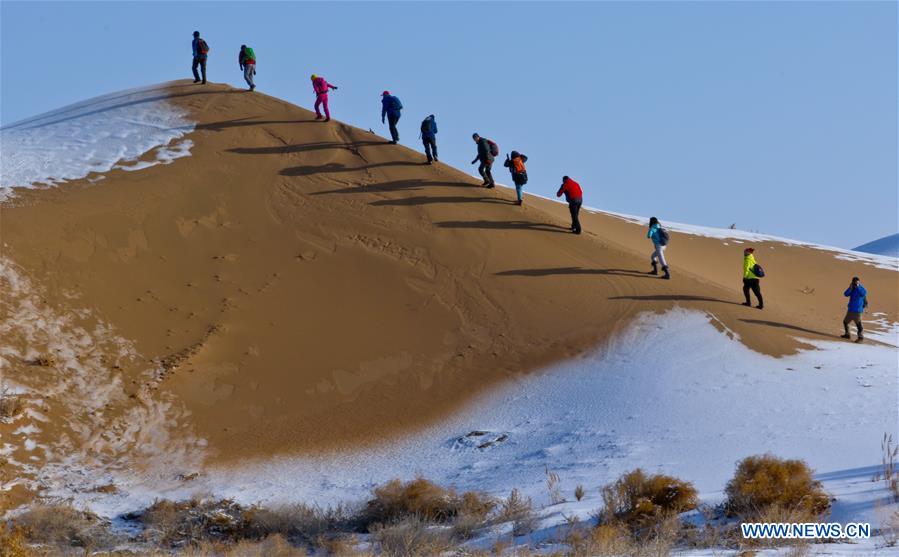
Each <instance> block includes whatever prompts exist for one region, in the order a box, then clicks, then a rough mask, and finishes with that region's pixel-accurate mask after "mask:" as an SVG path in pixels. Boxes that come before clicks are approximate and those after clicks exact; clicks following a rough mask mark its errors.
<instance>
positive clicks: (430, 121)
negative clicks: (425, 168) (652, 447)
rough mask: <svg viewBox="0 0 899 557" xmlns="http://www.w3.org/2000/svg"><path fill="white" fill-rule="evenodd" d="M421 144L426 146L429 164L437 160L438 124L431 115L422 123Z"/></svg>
mask: <svg viewBox="0 0 899 557" xmlns="http://www.w3.org/2000/svg"><path fill="white" fill-rule="evenodd" d="M421 142H422V144H423V145H424V146H425V155H427V157H428V164H431V163H432V162H434V161H436V160H437V122H436V121H435V120H434V115H433V114H431V115H430V116H428V117H427V118H425V119H424V120H422V122H421Z"/></svg>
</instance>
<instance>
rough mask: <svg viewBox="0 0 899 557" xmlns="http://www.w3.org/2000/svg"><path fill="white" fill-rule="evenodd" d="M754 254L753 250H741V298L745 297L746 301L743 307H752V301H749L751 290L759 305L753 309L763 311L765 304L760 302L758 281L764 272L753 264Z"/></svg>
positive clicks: (760, 289)
mask: <svg viewBox="0 0 899 557" xmlns="http://www.w3.org/2000/svg"><path fill="white" fill-rule="evenodd" d="M754 253H755V249H753V248H746V249H745V250H743V296H745V297H746V301H745V302H743V305H744V306H747V307H752V301H751V300H750V299H749V291H750V290H752V292H753V293H754V294H755V297H756V298H757V299H758V301H759V305H757V306H755V307H757V308H758V309H764V308H765V302H764V300H762V287H761V284H760V283H759V279H761V278H762V277H763V276H765V272H764V271H763V270H762V267H761V266H760V265H759V264H758V263H756V262H755V255H753V254H754Z"/></svg>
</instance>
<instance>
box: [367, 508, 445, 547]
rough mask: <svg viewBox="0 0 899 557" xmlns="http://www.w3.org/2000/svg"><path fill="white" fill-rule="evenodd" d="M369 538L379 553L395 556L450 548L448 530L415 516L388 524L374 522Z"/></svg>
mask: <svg viewBox="0 0 899 557" xmlns="http://www.w3.org/2000/svg"><path fill="white" fill-rule="evenodd" d="M371 538H372V540H373V541H374V542H375V543H376V544H377V545H378V548H379V550H380V553H381V554H384V555H391V556H396V557H417V556H431V555H438V554H440V553H443V552H444V551H446V550H448V549H449V548H450V535H449V532H448V531H447V530H446V529H445V528H442V527H439V526H437V527H435V526H433V525H430V524H429V523H428V522H427V521H426V520H423V519H422V518H421V517H417V516H406V517H404V518H401V519H399V520H397V521H395V522H392V523H389V524H376V525H375V526H373V527H372V529H371Z"/></svg>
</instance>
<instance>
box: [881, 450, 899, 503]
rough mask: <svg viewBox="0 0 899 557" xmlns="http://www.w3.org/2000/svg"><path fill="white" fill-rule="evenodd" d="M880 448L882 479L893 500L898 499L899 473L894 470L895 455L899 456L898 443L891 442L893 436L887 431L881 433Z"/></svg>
mask: <svg viewBox="0 0 899 557" xmlns="http://www.w3.org/2000/svg"><path fill="white" fill-rule="evenodd" d="M880 449H881V451H882V453H883V457H882V460H883V481H884V482H885V483H886V485H887V489H889V490H890V493H892V494H893V500H894V501H899V474H897V472H896V457H897V456H899V445H897V444H895V443H893V436H892V434H889V433H884V434H883V440H881V442H880Z"/></svg>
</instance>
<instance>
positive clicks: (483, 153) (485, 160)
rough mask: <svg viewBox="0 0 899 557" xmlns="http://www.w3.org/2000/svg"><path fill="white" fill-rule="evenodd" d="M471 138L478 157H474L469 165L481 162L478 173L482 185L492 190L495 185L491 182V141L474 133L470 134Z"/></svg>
mask: <svg viewBox="0 0 899 557" xmlns="http://www.w3.org/2000/svg"><path fill="white" fill-rule="evenodd" d="M471 138H472V139H474V142H475V143H477V144H478V156H476V157H475V158H474V160H473V161H471V164H474V163H476V162H478V161H480V162H481V164H480V165H479V166H478V173H479V174H480V175H481V178H483V179H484V183H483V184H482V185H484V186H485V187H488V188H492V187H494V186H495V185H496V183H495V182H494V181H493V172H492V169H493V161H494V155H493V153H492V152H491V151H490V143H491V141H490V140H489V139H487V138H486V137H481V136H480V135H478V134H476V133H475V134H472V136H471Z"/></svg>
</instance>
